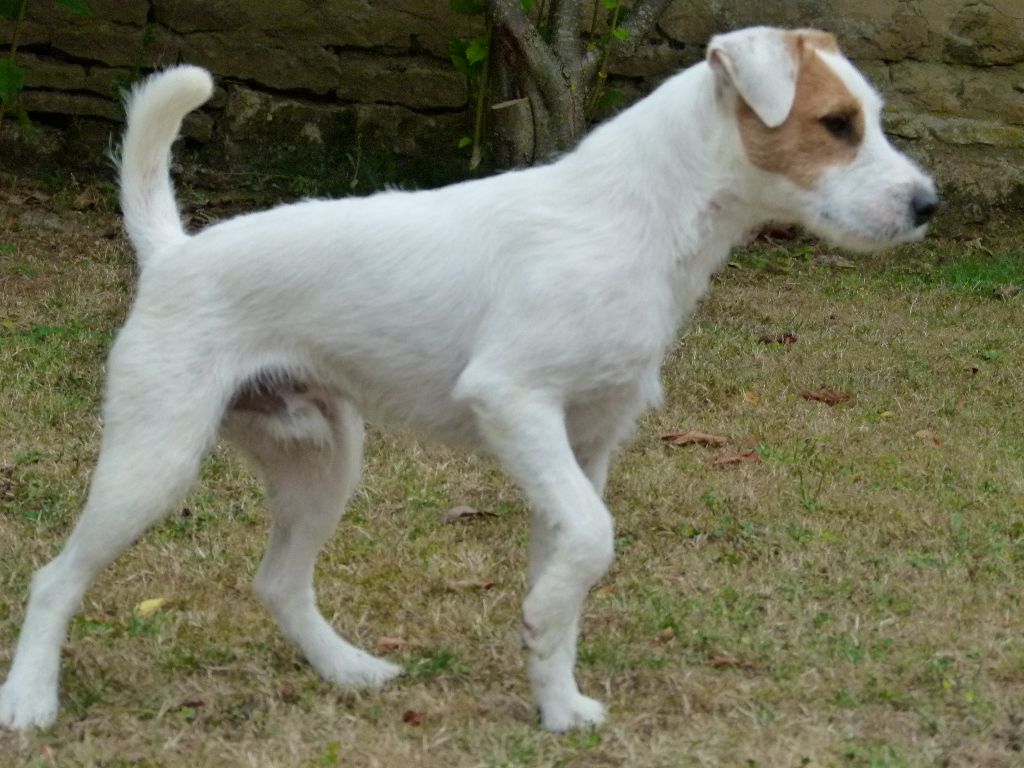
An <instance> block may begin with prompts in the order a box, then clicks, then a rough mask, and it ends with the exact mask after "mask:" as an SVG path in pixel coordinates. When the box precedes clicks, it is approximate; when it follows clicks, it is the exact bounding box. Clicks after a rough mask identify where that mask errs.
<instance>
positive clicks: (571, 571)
mask: <svg viewBox="0 0 1024 768" xmlns="http://www.w3.org/2000/svg"><path fill="white" fill-rule="evenodd" d="M466 389H468V387H467V388H464V389H463V392H466ZM467 395H468V399H469V400H470V401H471V402H472V404H473V409H474V411H475V413H476V416H477V421H478V424H479V428H480V431H481V435H482V436H483V439H484V441H485V443H486V444H487V446H488V448H489V449H490V450H491V451H492V452H493V453H494V455H495V456H496V457H497V458H498V459H499V460H500V461H501V462H502V463H503V464H504V466H505V468H506V470H507V471H508V472H509V474H510V475H511V476H512V478H513V479H514V480H515V481H516V482H517V483H518V484H519V485H520V487H521V488H522V489H523V491H524V492H525V493H526V496H527V498H528V500H529V502H530V505H531V511H532V524H531V543H530V567H529V591H528V593H527V596H526V600H525V602H524V603H523V628H524V632H523V636H524V640H525V643H526V647H527V652H528V659H527V668H528V671H529V676H530V684H531V686H532V690H533V696H534V700H535V702H536V704H537V707H538V709H539V710H540V718H541V723H542V724H543V725H544V727H545V728H547V729H549V730H552V731H565V730H568V729H570V728H578V727H585V726H591V725H597V724H599V723H601V722H602V721H603V720H604V706H603V705H602V704H601V703H600V702H599V701H596V700H594V699H591V698H589V697H587V696H584V695H583V694H581V693H580V691H579V688H578V687H577V685H576V679H575V677H574V674H573V668H574V666H575V664H576V639H577V634H578V631H579V616H580V610H581V608H582V606H583V601H584V599H585V598H586V596H587V592H588V591H589V590H590V588H591V586H593V584H594V583H595V582H596V581H597V580H598V579H599V578H601V576H603V575H604V573H605V572H606V571H607V570H608V567H609V565H610V564H611V561H612V557H613V554H614V552H613V547H614V544H613V533H612V519H611V515H610V514H609V513H608V510H607V509H606V508H605V505H604V503H603V502H602V501H601V498H600V497H599V496H598V494H597V491H596V490H595V488H594V485H593V484H592V483H591V481H590V480H589V479H588V477H587V476H586V474H584V472H583V470H582V469H581V468H580V466H579V464H578V463H577V461H576V458H575V456H574V455H573V451H572V448H571V446H570V443H569V438H568V434H567V432H566V425H565V413H564V409H563V408H562V407H561V406H560V405H558V404H556V403H552V402H551V401H550V400H548V399H547V398H545V397H542V396H539V395H536V394H534V393H532V392H523V391H522V390H517V389H513V388H503V387H495V386H494V385H493V384H491V385H490V386H488V387H480V388H476V389H475V390H474V391H472V392H471V393H467Z"/></svg>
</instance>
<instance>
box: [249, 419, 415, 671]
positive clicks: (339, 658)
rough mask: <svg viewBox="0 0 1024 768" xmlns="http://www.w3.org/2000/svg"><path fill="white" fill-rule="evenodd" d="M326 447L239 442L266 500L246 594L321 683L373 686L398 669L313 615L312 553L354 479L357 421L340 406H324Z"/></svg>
mask: <svg viewBox="0 0 1024 768" xmlns="http://www.w3.org/2000/svg"><path fill="white" fill-rule="evenodd" d="M327 407H328V408H329V410H330V411H331V413H330V414H329V416H328V420H329V421H330V423H331V431H332V437H331V440H330V441H329V443H328V444H326V445H322V444H316V445H314V446H299V445H295V444H291V445H289V444H283V445H282V444H281V443H279V442H275V441H274V440H273V439H270V438H263V439H257V440H252V439H249V440H246V441H245V447H246V448H247V449H248V450H249V451H250V452H252V453H253V454H254V455H255V457H256V459H257V460H258V462H259V463H260V465H261V466H262V469H263V471H264V474H265V476H266V481H267V488H268V491H269V496H270V515H271V520H272V525H271V531H270V542H269V544H268V546H267V551H266V554H265V555H264V557H263V562H262V563H261V564H260V567H259V570H258V572H257V574H256V578H255V580H254V585H253V586H254V590H255V592H256V594H257V596H258V597H259V598H260V600H261V601H262V602H263V604H264V605H265V606H266V607H267V609H268V610H269V611H270V613H271V614H272V615H273V616H274V618H275V619H276V620H277V622H278V624H279V625H280V627H281V631H282V632H283V633H284V635H285V636H286V637H287V638H288V639H289V640H291V641H292V642H293V643H295V644H296V645H297V646H298V647H299V648H300V649H301V651H302V653H303V654H304V655H305V657H306V659H307V660H308V661H309V663H310V664H311V665H312V666H313V668H314V669H315V670H316V671H317V672H318V673H319V674H320V676H321V677H323V678H324V679H326V680H330V681H332V682H335V683H339V684H342V685H347V686H356V687H377V686H380V685H382V684H384V683H385V682H387V681H388V680H390V679H391V678H393V677H395V676H396V675H398V674H400V673H401V671H402V668H401V667H399V666H397V665H395V664H392V663H391V662H389V661H385V660H384V659H379V658H377V657H376V656H373V655H371V654H369V653H367V652H366V651H363V650H360V649H359V648H356V647H355V646H353V645H351V644H349V643H347V642H346V641H345V640H343V639H342V638H341V637H339V636H338V634H337V633H336V632H335V631H334V629H332V628H331V625H330V624H328V622H327V620H326V619H324V617H323V615H321V613H320V611H319V609H318V608H317V604H316V595H315V593H314V589H313V566H314V562H315V560H316V556H317V553H318V552H319V551H320V548H321V547H322V546H323V544H324V542H326V541H327V539H328V537H330V535H331V534H332V533H333V532H334V529H335V527H336V526H337V524H338V521H339V519H340V518H341V515H342V512H343V511H344V508H345V504H346V503H347V502H348V500H349V499H350V498H351V496H352V492H353V491H354V490H355V487H356V484H357V483H358V481H359V476H360V471H361V464H362V451H363V421H362V418H361V417H360V416H359V414H358V413H357V412H356V410H355V408H353V407H352V406H351V405H350V404H349V403H348V402H347V401H344V400H342V401H336V402H334V403H332V404H330V405H329V406H327Z"/></svg>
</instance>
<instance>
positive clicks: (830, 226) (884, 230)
mask: <svg viewBox="0 0 1024 768" xmlns="http://www.w3.org/2000/svg"><path fill="white" fill-rule="evenodd" d="M817 219H818V220H817V221H815V222H812V223H810V224H809V228H810V229H811V230H812V231H814V232H816V233H818V234H819V235H821V236H822V237H824V238H825V239H826V240H828V241H829V242H831V243H833V244H835V245H838V246H840V247H841V248H846V249H848V250H851V251H860V252H865V253H868V252H872V251H882V250H885V249H886V248H893V247H895V246H897V245H904V244H906V243H914V242H917V241H918V240H921V239H923V238H924V236H925V235H926V234H927V232H928V225H927V224H922V225H920V226H916V227H915V226H898V225H895V224H883V225H874V226H872V225H869V226H855V225H851V224H850V223H848V222H845V221H843V220H842V219H840V218H839V217H838V216H835V215H833V214H831V213H830V212H829V211H821V212H820V213H819V215H818V217H817Z"/></svg>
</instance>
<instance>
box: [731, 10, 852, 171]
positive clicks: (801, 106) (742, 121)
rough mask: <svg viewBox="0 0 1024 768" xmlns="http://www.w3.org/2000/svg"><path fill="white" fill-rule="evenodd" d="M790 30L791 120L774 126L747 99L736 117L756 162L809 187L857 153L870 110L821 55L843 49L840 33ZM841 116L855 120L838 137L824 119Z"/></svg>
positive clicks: (746, 144)
mask: <svg viewBox="0 0 1024 768" xmlns="http://www.w3.org/2000/svg"><path fill="white" fill-rule="evenodd" d="M790 34H791V37H790V46H791V48H792V50H793V54H794V57H795V58H796V60H797V62H798V70H797V79H796V95H795V97H794V99H793V108H792V109H791V110H790V113H789V116H788V117H787V118H786V121H785V122H784V123H783V124H782V125H780V126H778V127H777V128H769V127H768V126H766V125H765V124H764V123H762V122H761V120H760V118H758V116H757V115H756V114H755V112H754V110H752V109H751V108H750V107H749V106H748V105H747V104H746V102H744V101H743V100H742V99H740V102H739V106H738V108H737V115H736V117H737V121H738V122H739V129H740V137H741V139H742V141H743V147H744V149H745V150H746V152H747V156H748V157H749V158H750V162H752V163H753V164H754V165H755V166H757V167H758V168H761V169H763V170H765V171H769V172H771V173H781V174H783V175H784V176H787V177H788V178H790V179H792V181H793V182H794V183H796V184H798V185H799V186H801V187H805V188H809V187H812V186H814V184H815V182H816V181H817V179H818V177H819V176H820V175H821V174H822V172H824V171H825V170H826V169H827V168H830V167H834V166H837V165H846V164H847V163H850V162H852V161H853V159H854V157H856V155H857V149H858V147H859V146H860V143H861V140H862V139H863V138H864V111H863V109H862V107H861V104H860V102H859V101H858V100H857V98H856V97H855V96H854V95H853V94H852V93H851V92H850V90H849V89H848V88H847V87H846V85H845V84H844V83H843V81H842V80H841V79H840V78H839V76H838V75H837V74H835V72H833V71H832V70H831V69H830V68H829V66H828V65H827V64H826V63H825V62H824V61H823V60H822V58H821V57H820V56H818V53H817V51H818V50H824V51H834V52H838V51H839V45H838V43H837V42H836V39H835V37H834V36H833V35H831V34H830V33H828V32H821V31H819V30H797V31H794V32H792V33H790ZM837 115H842V116H844V117H846V118H848V119H849V123H850V131H849V133H848V134H847V135H845V136H836V135H835V134H834V133H832V132H830V131H829V130H828V128H827V127H826V126H825V125H824V124H823V123H822V118H825V117H829V116H837Z"/></svg>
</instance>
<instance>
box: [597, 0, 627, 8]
mask: <svg viewBox="0 0 1024 768" xmlns="http://www.w3.org/2000/svg"><path fill="white" fill-rule="evenodd" d="M601 5H603V6H604V7H605V8H607V9H608V10H609V11H614V10H615V9H616V8H618V7H619V6H620V5H622V3H621V2H620V0H601Z"/></svg>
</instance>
